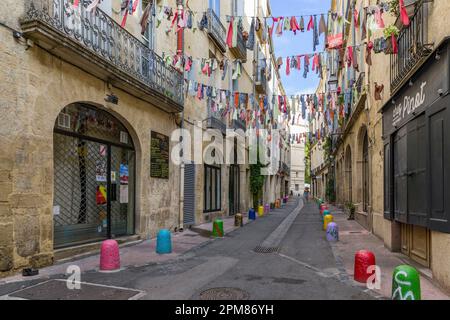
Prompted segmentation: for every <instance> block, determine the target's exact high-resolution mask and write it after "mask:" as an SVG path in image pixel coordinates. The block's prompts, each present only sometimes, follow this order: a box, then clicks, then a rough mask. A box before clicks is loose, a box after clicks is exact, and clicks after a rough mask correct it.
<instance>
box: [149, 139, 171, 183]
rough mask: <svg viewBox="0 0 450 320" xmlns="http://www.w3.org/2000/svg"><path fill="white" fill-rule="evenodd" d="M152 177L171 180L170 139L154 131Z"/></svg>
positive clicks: (152, 140)
mask: <svg viewBox="0 0 450 320" xmlns="http://www.w3.org/2000/svg"><path fill="white" fill-rule="evenodd" d="M150 159H151V160H150V162H151V163H150V177H152V178H159V179H169V137H168V136H165V135H163V134H160V133H157V132H154V131H152V136H151V143H150Z"/></svg>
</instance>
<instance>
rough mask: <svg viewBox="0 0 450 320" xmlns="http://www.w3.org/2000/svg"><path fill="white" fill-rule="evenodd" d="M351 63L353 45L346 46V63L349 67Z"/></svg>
mask: <svg viewBox="0 0 450 320" xmlns="http://www.w3.org/2000/svg"><path fill="white" fill-rule="evenodd" d="M352 64H353V47H351V46H350V47H348V48H347V65H348V66H349V67H351V66H352Z"/></svg>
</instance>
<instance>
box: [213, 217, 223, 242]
mask: <svg viewBox="0 0 450 320" xmlns="http://www.w3.org/2000/svg"><path fill="white" fill-rule="evenodd" d="M213 236H214V237H216V238H222V237H223V221H222V220H219V219H217V220H215V221H214V222H213Z"/></svg>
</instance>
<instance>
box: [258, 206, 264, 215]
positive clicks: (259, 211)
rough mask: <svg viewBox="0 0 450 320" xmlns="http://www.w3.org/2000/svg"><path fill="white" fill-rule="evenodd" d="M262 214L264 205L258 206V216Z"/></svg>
mask: <svg viewBox="0 0 450 320" xmlns="http://www.w3.org/2000/svg"><path fill="white" fill-rule="evenodd" d="M263 215H264V207H263V206H259V207H258V217H262V216H263Z"/></svg>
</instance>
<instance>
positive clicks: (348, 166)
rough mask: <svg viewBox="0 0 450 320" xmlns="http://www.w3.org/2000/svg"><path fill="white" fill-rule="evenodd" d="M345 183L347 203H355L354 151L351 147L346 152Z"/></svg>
mask: <svg viewBox="0 0 450 320" xmlns="http://www.w3.org/2000/svg"><path fill="white" fill-rule="evenodd" d="M345 182H346V187H347V194H346V198H347V201H348V202H353V197H352V195H353V179H352V150H351V148H350V146H347V150H346V152H345Z"/></svg>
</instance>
